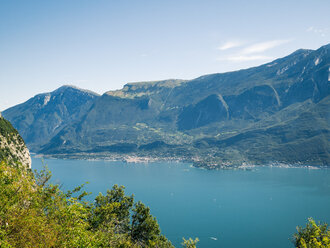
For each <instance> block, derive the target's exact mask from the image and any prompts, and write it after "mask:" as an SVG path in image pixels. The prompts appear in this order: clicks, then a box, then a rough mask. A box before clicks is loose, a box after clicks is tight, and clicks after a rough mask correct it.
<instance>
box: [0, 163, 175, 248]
mask: <svg viewBox="0 0 330 248" xmlns="http://www.w3.org/2000/svg"><path fill="white" fill-rule="evenodd" d="M49 179H50V174H49V172H48V171H42V172H41V173H36V175H34V174H33V173H32V172H31V171H29V170H25V169H22V168H21V167H18V166H10V165H8V164H6V163H5V162H1V164H0V247H7V248H9V247H20V248H24V247H74V248H77V247H173V246H172V244H171V243H170V241H168V240H167V239H166V237H164V236H163V235H161V233H160V229H159V225H158V223H157V221H156V219H155V218H154V217H153V216H152V215H151V214H150V209H149V208H148V207H146V206H145V205H144V204H143V203H141V202H138V203H134V198H133V196H126V195H125V194H124V187H118V186H116V185H115V186H114V187H113V188H112V189H111V190H108V191H107V194H106V195H102V194H99V195H98V196H97V197H96V199H95V202H94V203H89V202H86V201H84V200H83V197H84V196H85V195H86V194H87V193H86V192H81V187H77V188H76V189H74V190H72V191H68V192H62V191H61V190H60V189H59V186H58V185H53V184H51V183H49Z"/></svg>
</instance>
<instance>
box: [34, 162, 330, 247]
mask: <svg viewBox="0 0 330 248" xmlns="http://www.w3.org/2000/svg"><path fill="white" fill-rule="evenodd" d="M45 163H46V164H47V165H48V167H49V169H50V170H51V171H52V174H53V179H52V181H53V182H55V183H59V184H61V185H62V188H63V189H64V190H67V189H73V188H74V187H75V186H78V185H80V184H82V183H84V182H87V181H88V182H89V184H88V185H87V186H86V187H85V189H86V191H89V192H92V196H90V199H93V198H94V197H95V195H97V194H98V193H99V192H102V193H105V192H106V190H107V189H110V188H111V187H112V186H113V185H114V184H118V185H124V186H125V187H126V194H134V195H135V200H136V201H138V200H141V201H142V202H143V203H145V204H146V205H148V206H150V208H151V213H152V214H153V215H154V216H155V217H156V218H157V220H158V222H159V224H160V227H161V230H162V233H163V234H165V236H166V237H168V238H169V239H170V240H171V241H172V243H173V244H174V245H175V246H176V247H180V243H181V242H182V237H186V238H188V237H192V238H194V237H198V238H199V240H200V242H199V243H198V247H200V248H206V247H207V248H213V247H223V248H227V247H228V248H229V247H230V248H243V247H244V248H265V247H267V248H286V247H287V248H289V247H293V245H292V243H291V241H290V239H291V237H292V234H293V233H294V232H295V231H296V226H297V225H303V226H305V224H306V222H307V218H308V217H313V218H314V219H315V220H317V221H319V220H320V221H324V222H327V223H330V170H329V169H307V168H277V167H258V168H254V169H253V170H252V171H243V170H226V171H224V170H223V171H208V170H202V169H197V168H194V167H192V166H191V165H190V164H184V163H175V162H155V163H149V164H144V163H136V164H135V163H124V162H112V161H87V160H59V159H46V160H45ZM41 168H42V161H41V159H39V158H33V159H32V169H37V170H39V169H41Z"/></svg>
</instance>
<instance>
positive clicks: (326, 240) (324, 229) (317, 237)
mask: <svg viewBox="0 0 330 248" xmlns="http://www.w3.org/2000/svg"><path fill="white" fill-rule="evenodd" d="M297 232H298V233H296V234H294V236H293V237H294V244H295V246H296V247H297V248H330V230H329V229H328V225H327V224H320V223H318V224H316V223H315V221H314V220H313V219H312V218H309V219H308V223H307V224H306V227H305V228H302V227H297Z"/></svg>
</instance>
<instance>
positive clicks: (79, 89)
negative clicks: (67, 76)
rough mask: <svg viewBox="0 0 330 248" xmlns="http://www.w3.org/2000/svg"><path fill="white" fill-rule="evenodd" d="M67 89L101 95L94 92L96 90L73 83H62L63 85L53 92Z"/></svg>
mask: <svg viewBox="0 0 330 248" xmlns="http://www.w3.org/2000/svg"><path fill="white" fill-rule="evenodd" d="M67 90H75V91H81V92H85V93H88V94H91V95H94V96H99V94H98V93H96V92H94V91H91V90H87V89H82V88H79V87H77V86H75V85H71V84H65V85H62V86H61V87H59V88H57V89H56V90H54V91H53V92H54V93H55V92H64V91H67Z"/></svg>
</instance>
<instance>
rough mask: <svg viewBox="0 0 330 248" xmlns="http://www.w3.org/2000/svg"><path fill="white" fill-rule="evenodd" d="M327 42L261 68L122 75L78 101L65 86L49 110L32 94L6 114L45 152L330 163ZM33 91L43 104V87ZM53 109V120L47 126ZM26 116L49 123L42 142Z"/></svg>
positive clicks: (42, 124)
mask: <svg viewBox="0 0 330 248" xmlns="http://www.w3.org/2000/svg"><path fill="white" fill-rule="evenodd" d="M329 50H330V45H327V46H324V47H321V48H320V49H318V50H315V51H313V50H298V51H296V52H294V53H293V54H291V55H289V56H287V57H284V58H281V59H277V60H275V61H273V62H271V63H268V64H265V65H261V66H259V67H254V68H250V69H246V70H240V71H235V72H228V73H220V74H212V75H206V76H202V77H199V78H196V79H194V80H190V81H184V80H165V81H156V82H141V83H130V84H127V85H125V86H124V88H123V89H122V90H117V91H109V92H106V93H105V94H104V95H102V96H101V97H97V96H95V95H88V97H89V98H88V99H87V100H84V101H82V100H81V99H82V96H81V95H79V97H76V96H75V95H76V94H78V93H79V92H72V94H73V95H71V96H70V97H69V98H70V101H69V102H65V101H64V100H61V99H60V98H59V101H58V102H56V104H55V105H56V108H53V109H52V110H51V111H50V110H49V111H50V112H51V113H57V114H56V115H55V114H52V115H51V116H49V112H47V111H46V108H44V107H40V106H39V105H40V103H39V105H37V104H35V102H34V101H35V100H33V99H35V98H36V97H35V98H32V99H31V100H29V101H28V102H27V103H24V104H23V105H22V106H21V105H18V106H16V107H14V108H12V109H16V110H17V109H19V110H20V112H19V111H17V112H16V113H14V111H12V110H11V109H9V110H10V111H9V110H7V111H5V114H6V115H8V116H9V113H10V114H11V115H10V118H11V119H13V120H15V121H14V122H13V123H14V126H15V127H17V128H18V130H19V131H21V132H22V133H24V135H26V137H28V139H27V142H28V144H29V145H31V146H33V147H36V148H38V149H37V150H38V151H39V152H42V153H47V154H60V153H80V152H84V153H91V152H93V153H103V154H105V153H109V154H112V153H121V154H128V153H134V154H137V155H142V156H147V155H151V156H179V157H188V158H190V157H192V156H195V155H196V156H199V157H203V156H204V157H205V156H209V157H213V158H223V159H224V160H226V161H227V160H233V161H234V160H237V161H239V162H242V161H250V162H262V163H265V162H271V161H287V162H290V163H296V162H301V161H303V162H308V163H318V164H329V163H330V155H329V153H330V148H329V147H330V145H329V140H330V139H329V110H328V109H330V108H329V95H330V94H329V93H330V84H329V67H330V53H329ZM79 94H80V93H79ZM40 96H42V97H41V98H42V99H40V100H39V101H41V102H43V103H44V102H45V95H44V94H43V95H39V97H40ZM37 97H38V96H37ZM86 97H87V96H86ZM63 99H66V98H63ZM32 100H33V101H32ZM30 102H31V104H30ZM46 102H47V101H46ZM32 103H33V104H32ZM71 103H72V104H71ZM29 104H30V105H29ZM47 104H50V102H48V103H47ZM41 105H42V104H41ZM73 105H74V106H73ZM27 106H29V107H27ZM36 106H39V107H36ZM64 106H65V110H64ZM28 108H32V109H35V108H37V109H38V111H34V112H33V111H28V110H27V109H28ZM60 110H61V111H60ZM18 113H19V114H18ZM45 116H47V117H45ZM58 116H60V120H61V124H60V125H59V127H58V128H55V129H54V126H56V125H58V122H56V121H53V119H56V118H58ZM52 118H53V119H52ZM11 119H10V120H11ZM27 120H33V121H32V122H31V121H30V122H28V121H27ZM40 120H43V121H40ZM56 120H57V119H56ZM31 123H34V124H33V125H36V124H35V123H39V126H38V127H39V129H40V130H42V129H43V128H46V127H47V128H48V129H54V130H56V131H50V130H48V129H47V131H43V132H41V133H46V134H47V135H48V136H47V137H48V140H42V139H38V134H37V133H35V131H34V130H35V128H33V129H32V130H31V127H32V126H33V125H32V124H31ZM55 123H57V124H56V125H55ZM38 133H39V135H40V131H38ZM23 137H24V136H23ZM41 141H42V142H41ZM299 159H301V160H299Z"/></svg>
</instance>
